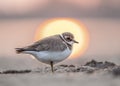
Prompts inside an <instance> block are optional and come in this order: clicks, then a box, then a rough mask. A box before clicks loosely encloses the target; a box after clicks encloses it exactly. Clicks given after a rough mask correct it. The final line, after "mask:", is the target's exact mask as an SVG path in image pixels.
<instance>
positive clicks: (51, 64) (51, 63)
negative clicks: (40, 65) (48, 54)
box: [50, 61, 54, 73]
mask: <svg viewBox="0 0 120 86" xmlns="http://www.w3.org/2000/svg"><path fill="white" fill-rule="evenodd" d="M50 66H51V70H52V73H54V70H53V61H51V62H50Z"/></svg>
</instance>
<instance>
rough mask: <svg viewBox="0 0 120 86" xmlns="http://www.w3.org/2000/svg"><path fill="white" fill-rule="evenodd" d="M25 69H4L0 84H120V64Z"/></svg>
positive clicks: (88, 63) (93, 63) (93, 61)
mask: <svg viewBox="0 0 120 86" xmlns="http://www.w3.org/2000/svg"><path fill="white" fill-rule="evenodd" d="M54 71H55V73H54V74H53V73H52V72H51V69H50V67H42V68H41V67H39V68H36V69H25V70H18V69H17V70H15V69H14V70H13V69H12V70H10V69H9V70H3V71H1V72H0V86H56V85H57V86H62V85H63V86H120V66H119V65H116V64H114V63H112V62H107V61H105V62H97V61H95V60H92V61H89V62H87V63H86V64H84V65H81V66H75V65H66V64H62V65H57V66H55V67H54Z"/></svg>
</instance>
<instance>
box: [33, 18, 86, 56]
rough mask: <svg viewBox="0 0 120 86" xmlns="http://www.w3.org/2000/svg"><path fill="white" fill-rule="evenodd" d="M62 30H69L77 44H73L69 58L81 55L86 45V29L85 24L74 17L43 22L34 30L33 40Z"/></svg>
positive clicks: (59, 32)
mask: <svg viewBox="0 0 120 86" xmlns="http://www.w3.org/2000/svg"><path fill="white" fill-rule="evenodd" d="M63 32H71V33H73V34H74V36H75V40H77V41H78V42H79V44H74V47H73V52H72V54H71V55H70V57H69V58H76V57H79V56H81V55H82V54H83V53H84V52H85V50H86V48H87V46H88V31H87V30H86V28H85V26H84V25H83V24H82V23H81V22H80V21H77V20H75V19H68V18H56V19H50V20H46V21H45V22H43V23H42V24H41V25H40V26H39V28H38V29H37V31H36V34H35V41H37V40H40V39H42V38H44V37H47V36H50V35H55V34H61V33H63Z"/></svg>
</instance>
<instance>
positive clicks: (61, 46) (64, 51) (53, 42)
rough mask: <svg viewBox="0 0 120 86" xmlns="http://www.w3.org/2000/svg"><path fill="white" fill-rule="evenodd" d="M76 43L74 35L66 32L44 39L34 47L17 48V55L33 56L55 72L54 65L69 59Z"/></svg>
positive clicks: (33, 45)
mask: <svg viewBox="0 0 120 86" xmlns="http://www.w3.org/2000/svg"><path fill="white" fill-rule="evenodd" d="M74 43H78V42H77V41H75V40H74V36H73V34H72V33H70V32H64V33H62V34H57V35H53V36H49V37H46V38H43V39H42V40H39V41H37V42H35V43H34V44H32V45H29V46H26V47H23V48H16V53H18V54H20V53H25V54H30V55H33V56H34V57H35V58H36V59H37V60H39V61H40V62H43V63H46V64H49V65H51V70H52V72H54V70H53V65H54V64H55V63H58V62H61V61H63V60H65V59H66V58H67V57H69V55H70V54H71V52H72V47H73V44H74Z"/></svg>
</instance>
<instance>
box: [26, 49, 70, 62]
mask: <svg viewBox="0 0 120 86" xmlns="http://www.w3.org/2000/svg"><path fill="white" fill-rule="evenodd" d="M24 53H27V54H31V55H33V56H35V58H36V59H38V60H39V61H41V62H44V63H46V64H50V61H53V62H54V63H57V62H60V61H62V60H64V59H66V58H67V57H68V56H69V55H70V54H71V51H70V50H69V49H66V50H64V51H62V52H48V51H40V52H36V51H26V52H24Z"/></svg>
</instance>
